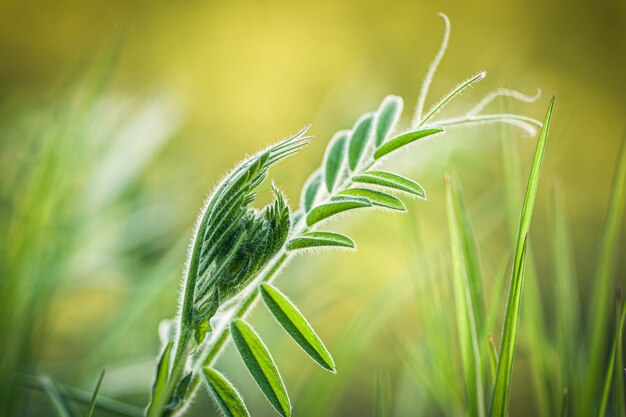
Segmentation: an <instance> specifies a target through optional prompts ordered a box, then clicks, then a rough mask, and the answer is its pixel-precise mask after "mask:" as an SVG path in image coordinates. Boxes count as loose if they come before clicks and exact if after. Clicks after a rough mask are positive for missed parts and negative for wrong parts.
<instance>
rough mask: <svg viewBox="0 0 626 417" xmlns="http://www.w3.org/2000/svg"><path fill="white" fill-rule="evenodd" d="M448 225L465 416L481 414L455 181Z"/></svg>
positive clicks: (475, 333) (472, 312)
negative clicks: (466, 409)
mask: <svg viewBox="0 0 626 417" xmlns="http://www.w3.org/2000/svg"><path fill="white" fill-rule="evenodd" d="M446 183H447V184H446V194H447V207H448V224H449V229H450V241H451V242H450V243H451V250H452V266H453V270H454V300H455V311H456V327H457V333H458V336H459V344H460V345H461V356H462V361H463V373H464V376H465V384H464V385H465V390H466V392H467V402H468V404H467V406H468V415H470V416H480V417H482V416H484V415H485V405H484V403H483V397H484V389H483V381H482V369H481V352H480V347H479V342H478V340H479V337H480V336H479V331H478V325H477V323H476V322H477V317H476V316H477V314H479V312H477V311H476V306H475V302H476V301H475V300H474V299H473V298H472V295H473V294H472V293H473V292H472V283H471V281H472V278H471V277H470V275H471V271H470V269H469V258H470V257H471V254H470V253H468V252H467V248H466V247H465V246H464V241H465V236H464V235H465V232H466V230H463V229H462V225H461V213H460V208H461V205H460V195H459V190H458V188H457V187H456V184H454V183H453V182H451V181H450V180H449V179H448V180H447V181H446Z"/></svg>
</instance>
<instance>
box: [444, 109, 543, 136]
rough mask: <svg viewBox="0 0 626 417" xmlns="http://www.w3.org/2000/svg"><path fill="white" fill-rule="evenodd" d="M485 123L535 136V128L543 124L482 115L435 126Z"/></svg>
mask: <svg viewBox="0 0 626 417" xmlns="http://www.w3.org/2000/svg"><path fill="white" fill-rule="evenodd" d="M486 123H507V124H510V125H513V126H516V127H519V128H520V129H522V130H524V131H525V132H526V133H527V134H528V135H530V136H535V135H536V134H537V129H536V128H537V127H541V126H542V125H543V124H542V123H541V122H540V121H538V120H535V119H533V118H532V117H526V116H520V115H518V114H508V113H497V114H483V115H476V116H471V115H470V116H462V117H455V118H452V119H443V120H438V121H437V126H441V127H456V126H462V125H466V124H486Z"/></svg>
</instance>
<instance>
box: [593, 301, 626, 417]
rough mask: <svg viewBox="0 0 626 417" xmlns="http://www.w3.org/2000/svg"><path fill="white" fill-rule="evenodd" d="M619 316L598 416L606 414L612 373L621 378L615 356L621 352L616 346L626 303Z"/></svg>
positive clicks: (622, 325)
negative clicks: (616, 373)
mask: <svg viewBox="0 0 626 417" xmlns="http://www.w3.org/2000/svg"><path fill="white" fill-rule="evenodd" d="M620 316H621V317H620V319H619V321H617V320H616V323H615V326H616V329H615V330H616V332H615V339H614V340H613V348H612V349H611V356H610V358H609V363H608V366H607V370H606V374H605V377H604V389H603V390H602V399H601V400H600V407H599V409H598V417H605V416H606V408H607V405H608V403H609V394H610V393H611V381H613V378H614V373H615V372H619V374H620V378H623V374H622V372H623V369H618V370H616V369H615V357H616V356H617V355H621V354H622V352H617V347H618V345H620V344H621V342H620V341H621V340H622V332H623V330H624V317H626V304H625V305H624V306H622V312H621V314H620Z"/></svg>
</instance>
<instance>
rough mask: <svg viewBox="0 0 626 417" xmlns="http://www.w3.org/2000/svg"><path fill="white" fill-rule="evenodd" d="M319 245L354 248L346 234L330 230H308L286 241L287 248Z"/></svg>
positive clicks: (308, 247) (318, 246) (315, 246)
mask: <svg viewBox="0 0 626 417" xmlns="http://www.w3.org/2000/svg"><path fill="white" fill-rule="evenodd" d="M320 247H344V248H350V249H354V247H355V245H354V241H353V240H352V239H350V238H349V237H348V236H344V235H342V234H339V233H332V232H308V233H303V234H301V235H299V236H296V237H294V238H293V239H291V240H290V241H289V243H287V250H296V249H310V248H320Z"/></svg>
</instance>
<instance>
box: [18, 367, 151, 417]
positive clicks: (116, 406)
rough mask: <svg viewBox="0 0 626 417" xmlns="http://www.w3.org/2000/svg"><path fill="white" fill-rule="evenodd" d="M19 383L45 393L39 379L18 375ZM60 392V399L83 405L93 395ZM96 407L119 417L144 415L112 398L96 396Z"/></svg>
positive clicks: (67, 390)
mask: <svg viewBox="0 0 626 417" xmlns="http://www.w3.org/2000/svg"><path fill="white" fill-rule="evenodd" d="M19 383H20V384H21V385H23V386H25V387H28V388H32V389H35V390H40V391H45V387H44V383H43V381H41V379H40V378H35V377H33V376H31V375H25V374H23V375H20V380H19ZM61 388H62V390H57V391H58V392H59V394H60V395H61V397H63V398H66V399H70V400H72V401H76V402H79V403H82V404H85V405H89V404H91V401H92V399H93V393H91V392H88V391H84V390H80V389H77V388H72V387H68V386H65V385H61ZM96 407H97V408H99V409H101V410H103V411H107V412H108V413H109V414H111V413H114V414H117V415H120V416H126V417H142V416H143V415H144V413H143V410H142V409H141V408H139V407H136V406H134V405H131V404H126V403H123V402H121V401H117V400H114V399H112V398H108V397H103V396H102V395H100V396H98V398H97V399H96Z"/></svg>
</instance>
